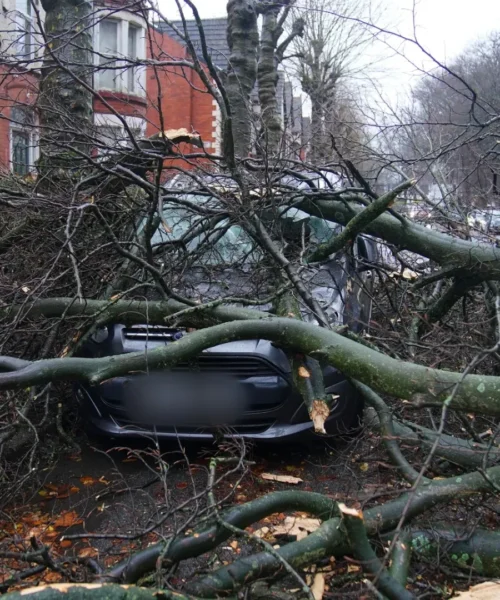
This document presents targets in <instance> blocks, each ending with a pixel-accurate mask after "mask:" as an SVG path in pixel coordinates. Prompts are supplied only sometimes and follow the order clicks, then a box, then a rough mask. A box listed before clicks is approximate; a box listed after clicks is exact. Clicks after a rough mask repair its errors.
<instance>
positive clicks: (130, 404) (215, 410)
mask: <svg viewBox="0 0 500 600" xmlns="http://www.w3.org/2000/svg"><path fill="white" fill-rule="evenodd" d="M247 406H248V398H247V393H246V390H245V387H244V386H243V385H241V383H240V382H239V381H238V379H236V378H234V377H231V376H230V375H224V374H219V373H218V374H207V373H198V372H192V373H189V372H188V373H185V372H184V373H171V372H166V373H153V374H151V375H139V376H137V377H133V378H131V379H129V380H128V382H127V384H126V386H125V407H126V411H127V416H128V418H129V419H131V420H132V421H134V422H136V423H142V424H149V425H156V426H175V427H181V426H183V427H186V426H195V425H196V426H209V427H210V426H211V427H216V426H224V425H232V424H234V423H235V422H236V421H238V419H240V418H241V417H242V415H243V413H244V412H245V410H246V408H247Z"/></svg>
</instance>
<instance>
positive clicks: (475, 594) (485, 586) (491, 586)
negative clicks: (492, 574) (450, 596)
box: [455, 581, 500, 600]
mask: <svg viewBox="0 0 500 600" xmlns="http://www.w3.org/2000/svg"><path fill="white" fill-rule="evenodd" d="M455 598H460V600H497V598H500V581H486V582H485V583H480V584H479V585H474V586H472V587H471V588H469V589H468V590H467V591H466V592H461V593H460V594H458V595H457V596H455Z"/></svg>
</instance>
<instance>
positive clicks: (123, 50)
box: [94, 11, 146, 97]
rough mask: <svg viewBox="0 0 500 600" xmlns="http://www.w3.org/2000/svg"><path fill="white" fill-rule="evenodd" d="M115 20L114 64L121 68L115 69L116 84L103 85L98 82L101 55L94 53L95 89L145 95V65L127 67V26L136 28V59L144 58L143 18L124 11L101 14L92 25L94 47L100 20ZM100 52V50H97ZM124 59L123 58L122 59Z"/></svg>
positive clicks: (99, 29) (96, 44)
mask: <svg viewBox="0 0 500 600" xmlns="http://www.w3.org/2000/svg"><path fill="white" fill-rule="evenodd" d="M108 19H109V20H111V21H115V22H116V23H117V24H118V32H117V35H118V39H117V58H116V66H117V67H120V65H121V66H122V68H121V69H120V68H117V69H116V77H115V81H116V85H115V87H114V88H109V87H104V86H102V84H101V82H100V77H99V70H100V68H101V66H100V61H101V57H100V56H99V54H98V53H95V59H94V66H95V67H96V77H95V83H96V90H97V91H101V90H102V91H110V92H121V93H124V94H130V95H133V96H139V97H144V96H145V95H146V68H145V66H134V67H128V68H127V65H128V60H126V59H129V58H131V57H130V56H129V47H128V42H129V28H130V27H133V28H134V29H136V30H137V42H136V43H137V49H136V57H135V59H136V60H139V61H141V60H144V58H145V57H146V23H145V21H143V20H139V19H138V18H137V15H133V14H131V13H128V12H126V11H118V12H113V13H110V14H109V16H107V15H102V17H100V18H99V20H98V21H97V23H96V25H95V27H94V36H95V38H94V47H95V48H98V49H100V31H101V26H100V25H101V22H102V21H104V20H108ZM99 53H100V50H99ZM124 59H125V60H124ZM131 69H132V70H133V72H134V75H133V81H134V86H133V89H129V81H130V70H131Z"/></svg>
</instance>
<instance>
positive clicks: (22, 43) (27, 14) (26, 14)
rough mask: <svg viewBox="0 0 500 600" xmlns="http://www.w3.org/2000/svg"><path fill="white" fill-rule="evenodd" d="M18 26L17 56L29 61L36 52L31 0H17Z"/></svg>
mask: <svg viewBox="0 0 500 600" xmlns="http://www.w3.org/2000/svg"><path fill="white" fill-rule="evenodd" d="M16 24H17V40H16V54H17V55H18V56H19V58H22V59H25V60H29V59H30V58H31V57H32V55H33V51H34V39H33V37H34V36H33V33H34V28H33V15H32V8H31V0H16Z"/></svg>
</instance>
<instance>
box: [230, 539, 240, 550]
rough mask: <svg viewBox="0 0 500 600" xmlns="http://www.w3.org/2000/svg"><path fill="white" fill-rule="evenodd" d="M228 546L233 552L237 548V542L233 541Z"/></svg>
mask: <svg viewBox="0 0 500 600" xmlns="http://www.w3.org/2000/svg"><path fill="white" fill-rule="evenodd" d="M229 545H230V546H231V548H232V549H233V550H236V548H237V547H238V542H237V540H233V541H232V542H231V543H230V544H229Z"/></svg>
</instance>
